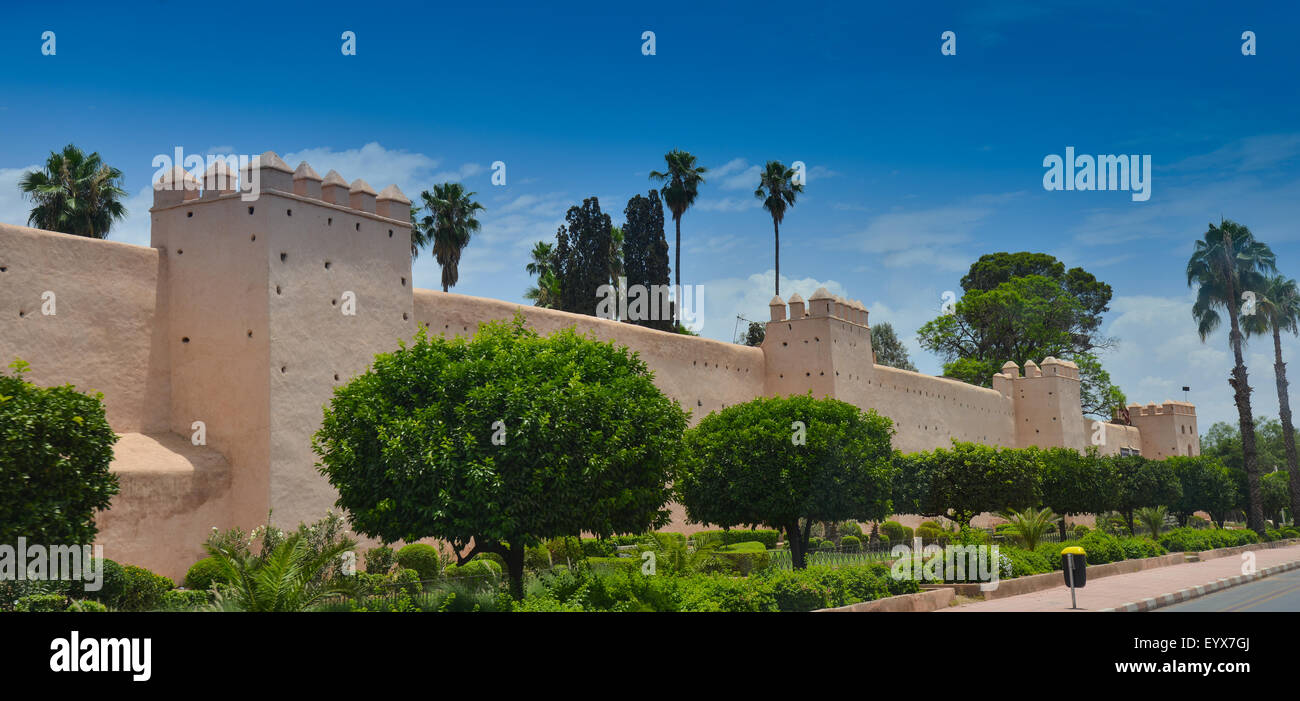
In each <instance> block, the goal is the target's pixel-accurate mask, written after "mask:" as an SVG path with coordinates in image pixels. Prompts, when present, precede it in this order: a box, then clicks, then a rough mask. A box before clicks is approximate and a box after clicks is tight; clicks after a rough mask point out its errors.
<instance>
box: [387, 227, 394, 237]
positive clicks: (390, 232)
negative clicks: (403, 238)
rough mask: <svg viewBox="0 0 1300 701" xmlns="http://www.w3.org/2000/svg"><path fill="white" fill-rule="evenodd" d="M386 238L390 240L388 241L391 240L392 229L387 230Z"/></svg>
mask: <svg viewBox="0 0 1300 701" xmlns="http://www.w3.org/2000/svg"><path fill="white" fill-rule="evenodd" d="M388 238H390V239H391V238H393V230H392V229H389V230H388Z"/></svg>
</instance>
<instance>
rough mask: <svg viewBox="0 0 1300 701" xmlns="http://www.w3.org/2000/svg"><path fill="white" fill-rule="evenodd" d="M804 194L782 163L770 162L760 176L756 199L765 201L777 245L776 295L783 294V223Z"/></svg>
mask: <svg viewBox="0 0 1300 701" xmlns="http://www.w3.org/2000/svg"><path fill="white" fill-rule="evenodd" d="M802 192H803V183H801V182H799V181H798V177H797V173H796V172H795V170H794V169H793V168H787V167H785V164H784V163H782V162H780V161H768V162H767V165H766V166H764V168H763V172H762V173H761V174H760V175H759V182H758V187H757V188H756V189H755V190H754V197H757V198H758V199H760V200H762V201H763V209H765V210H767V213H768V214H770V215H772V234H773V237H774V241H775V245H776V278H775V283H776V294H777V296H780V294H781V222H782V221H785V213H786V210H788V209H790V208H791V207H793V206H794V202H795V200H796V199H798V197H799V195H800V194H801V193H802Z"/></svg>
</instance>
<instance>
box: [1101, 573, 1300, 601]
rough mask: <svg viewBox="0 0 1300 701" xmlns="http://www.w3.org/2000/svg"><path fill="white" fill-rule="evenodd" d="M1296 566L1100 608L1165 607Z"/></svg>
mask: <svg viewBox="0 0 1300 701" xmlns="http://www.w3.org/2000/svg"><path fill="white" fill-rule="evenodd" d="M1296 568H1300V560H1292V561H1291V562H1283V563H1282V564H1280V565H1273V566H1272V567H1265V568H1264V569H1262V570H1259V571H1257V572H1252V573H1251V574H1240V575H1237V576H1235V577H1223V578H1221V579H1216V580H1215V581H1213V582H1209V583H1208V584H1202V585H1200V586H1196V587H1188V588H1186V589H1179V590H1178V591H1176V592H1172V593H1168V594H1161V595H1159V596H1155V597H1151V598H1148V599H1142V600H1141V601H1131V602H1129V603H1126V604H1120V605H1119V606H1116V607H1114V608H1108V609H1099V612H1107V611H1152V610H1154V609H1158V608H1163V607H1165V606H1172V605H1174V604H1180V603H1182V602H1184V601H1190V600H1192V599H1196V598H1199V597H1202V596H1205V595H1206V594H1213V593H1214V592H1216V591H1222V590H1224V589H1228V588H1230V587H1235V586H1237V585H1238V584H1246V583H1247V582H1253V581H1255V580H1258V579H1263V578H1265V577H1271V576H1272V575H1275V574H1279V573H1282V572H1286V571H1289V570H1294V569H1296Z"/></svg>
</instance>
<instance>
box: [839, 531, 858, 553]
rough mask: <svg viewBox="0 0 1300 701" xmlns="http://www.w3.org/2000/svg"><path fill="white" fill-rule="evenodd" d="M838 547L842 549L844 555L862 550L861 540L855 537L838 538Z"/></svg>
mask: <svg viewBox="0 0 1300 701" xmlns="http://www.w3.org/2000/svg"><path fill="white" fill-rule="evenodd" d="M840 547H841V548H844V552H846V553H856V552H860V551H861V550H862V540H861V539H860V538H858V537H857V536H852V535H846V536H844V537H843V538H840Z"/></svg>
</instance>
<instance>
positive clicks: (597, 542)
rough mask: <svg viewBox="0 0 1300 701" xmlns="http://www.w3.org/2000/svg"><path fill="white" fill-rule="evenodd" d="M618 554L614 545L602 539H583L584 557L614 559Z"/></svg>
mask: <svg viewBox="0 0 1300 701" xmlns="http://www.w3.org/2000/svg"><path fill="white" fill-rule="evenodd" d="M615 552H617V551H616V550H615V549H614V543H613V542H612V541H610V540H601V539H600V538H583V539H582V554H583V556H584V557H613V556H614V553H615Z"/></svg>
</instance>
